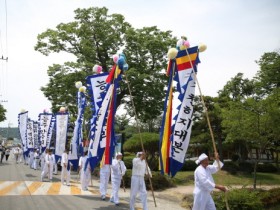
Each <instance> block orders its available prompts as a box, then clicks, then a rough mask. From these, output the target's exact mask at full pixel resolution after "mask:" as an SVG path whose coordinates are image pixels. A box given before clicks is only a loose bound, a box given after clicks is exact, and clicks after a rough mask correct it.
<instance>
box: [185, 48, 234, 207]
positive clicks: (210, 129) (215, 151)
mask: <svg viewBox="0 0 280 210" xmlns="http://www.w3.org/2000/svg"><path fill="white" fill-rule="evenodd" d="M186 52H187V55H188V58H189V60H190V63H191V67H192V69H193V71H194V68H193V64H192V62H191V58H190V54H189V52H188V50H186ZM193 75H194V79H195V81H196V83H197V87H198V90H199V94H200V99H201V102H202V105H203V108H204V111H205V115H206V119H207V124H208V127H209V131H210V135H211V139H212V144H213V149H214V153H215V158H216V160H217V163H218V167H219V169H221V165H220V160H219V157H218V153H217V148H216V143H215V138H214V134H213V130H212V127H211V122H210V118H209V114H208V110H207V107H206V104H205V102H204V99H203V95H202V91H201V88H200V85H199V82H198V79H197V76H196V73H195V72H194V73H193ZM227 197H228V196H227V192H225V203H226V209H227V210H230V208H229V204H228V198H227Z"/></svg>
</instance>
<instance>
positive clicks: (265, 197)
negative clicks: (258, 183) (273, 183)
mask: <svg viewBox="0 0 280 210" xmlns="http://www.w3.org/2000/svg"><path fill="white" fill-rule="evenodd" d="M260 197H261V201H262V203H263V205H264V206H265V207H266V208H268V207H272V206H276V205H280V188H274V189H270V190H267V191H265V192H260Z"/></svg>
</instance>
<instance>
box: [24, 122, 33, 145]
mask: <svg viewBox="0 0 280 210" xmlns="http://www.w3.org/2000/svg"><path fill="white" fill-rule="evenodd" d="M26 129H27V131H26V135H27V148H28V149H33V148H34V132H33V121H32V120H30V119H28V121H27V128H26Z"/></svg>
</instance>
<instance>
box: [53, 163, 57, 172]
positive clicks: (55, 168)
mask: <svg viewBox="0 0 280 210" xmlns="http://www.w3.org/2000/svg"><path fill="white" fill-rule="evenodd" d="M53 166H54V167H53V173H54V174H57V163H54V164H53Z"/></svg>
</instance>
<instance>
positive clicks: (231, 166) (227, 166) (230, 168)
mask: <svg viewBox="0 0 280 210" xmlns="http://www.w3.org/2000/svg"><path fill="white" fill-rule="evenodd" d="M222 170H223V171H227V172H229V173H231V174H237V172H238V171H239V166H238V165H237V164H236V163H235V162H232V161H229V162H224V166H223V167H222Z"/></svg>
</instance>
